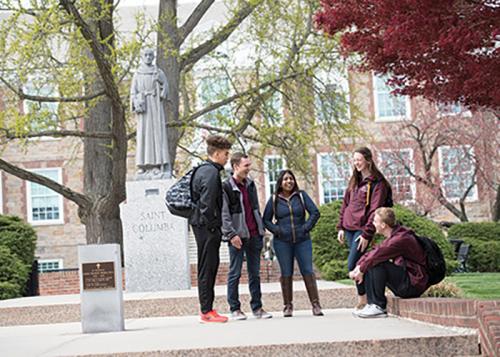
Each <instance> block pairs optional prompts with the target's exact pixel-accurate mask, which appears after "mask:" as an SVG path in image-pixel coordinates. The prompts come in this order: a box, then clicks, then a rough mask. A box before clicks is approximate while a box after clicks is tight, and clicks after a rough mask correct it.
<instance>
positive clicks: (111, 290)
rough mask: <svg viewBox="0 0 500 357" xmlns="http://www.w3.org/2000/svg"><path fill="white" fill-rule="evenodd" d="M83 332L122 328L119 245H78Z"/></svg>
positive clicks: (109, 330)
mask: <svg viewBox="0 0 500 357" xmlns="http://www.w3.org/2000/svg"><path fill="white" fill-rule="evenodd" d="M78 266H79V269H78V270H79V275H80V299H81V304H80V306H81V319H82V332H83V333H95V332H111V331H123V330H124V328H125V324H124V316H123V286H122V263H121V258H120V245H119V244H93V245H81V246H78Z"/></svg>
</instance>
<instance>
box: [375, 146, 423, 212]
mask: <svg viewBox="0 0 500 357" xmlns="http://www.w3.org/2000/svg"><path fill="white" fill-rule="evenodd" d="M383 152H388V153H397V152H407V153H409V160H410V165H409V166H410V170H411V171H412V172H415V159H414V156H413V155H414V152H413V149H412V148H404V149H397V150H389V149H388V150H380V151H379V153H383ZM377 156H378V158H377V159H378V160H377V161H378V165H379V167H381V166H382V167H383V162H382V157H381V156H382V155H380V154H379V155H377ZM405 171H406V173H407V174H408V177H409V178H410V190H411V197H412V198H411V199H410V200H402V201H401V202H402V203H403V204H409V203H415V202H416V198H417V184H416V181H415V178H414V177H413V176H411V175H410V174H409V173H408V172H407V170H406V169H405ZM386 178H387V176H386ZM389 182H390V180H389ZM391 185H392V184H391ZM393 194H394V190H393Z"/></svg>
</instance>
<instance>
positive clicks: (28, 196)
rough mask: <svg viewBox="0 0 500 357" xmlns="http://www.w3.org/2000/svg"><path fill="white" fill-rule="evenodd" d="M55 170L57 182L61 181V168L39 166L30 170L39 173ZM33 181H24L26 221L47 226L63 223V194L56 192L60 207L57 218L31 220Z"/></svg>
mask: <svg viewBox="0 0 500 357" xmlns="http://www.w3.org/2000/svg"><path fill="white" fill-rule="evenodd" d="M53 170H57V176H58V177H57V182H58V183H62V168H60V167H47V168H45V167H44V168H40V169H32V170H30V171H32V172H35V173H38V174H39V173H40V172H43V171H53ZM32 184H33V183H32V182H30V181H26V207H27V209H28V212H27V217H28V222H29V223H31V224H32V225H34V226H48V225H60V224H64V201H63V196H62V195H60V194H58V193H56V194H57V196H58V200H59V207H60V212H59V219H53V220H43V221H34V220H33V207H32V197H31V185H32Z"/></svg>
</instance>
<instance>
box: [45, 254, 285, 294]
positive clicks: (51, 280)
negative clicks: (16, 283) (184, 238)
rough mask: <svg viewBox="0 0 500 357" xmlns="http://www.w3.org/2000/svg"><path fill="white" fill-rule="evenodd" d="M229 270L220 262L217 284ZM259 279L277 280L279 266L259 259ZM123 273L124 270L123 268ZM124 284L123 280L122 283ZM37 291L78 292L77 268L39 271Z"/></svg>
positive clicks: (194, 281)
mask: <svg viewBox="0 0 500 357" xmlns="http://www.w3.org/2000/svg"><path fill="white" fill-rule="evenodd" d="M228 270H229V263H221V264H220V266H219V272H218V274H217V280H216V284H217V285H225V284H226V282H227V273H228ZM260 270H261V272H260V279H261V282H263V283H269V282H275V281H279V276H280V274H279V266H278V263H277V262H272V263H269V262H268V261H264V260H262V261H261V269H260ZM123 272H124V274H125V270H123ZM196 274H197V269H196V264H191V284H192V286H197V284H198V280H197V279H196ZM240 282H241V283H242V284H246V283H248V275H247V270H246V266H245V264H243V269H242V272H241V279H240ZM123 286H125V280H124V283H123ZM38 292H39V295H64V294H79V293H80V282H79V279H78V270H77V269H71V270H69V269H68V270H64V271H53V272H46V273H40V274H39V275H38Z"/></svg>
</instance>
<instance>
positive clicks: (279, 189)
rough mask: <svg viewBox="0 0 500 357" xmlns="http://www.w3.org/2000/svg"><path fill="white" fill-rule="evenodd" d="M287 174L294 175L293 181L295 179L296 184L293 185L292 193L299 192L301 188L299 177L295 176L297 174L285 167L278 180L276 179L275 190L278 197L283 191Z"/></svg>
mask: <svg viewBox="0 0 500 357" xmlns="http://www.w3.org/2000/svg"><path fill="white" fill-rule="evenodd" d="M286 174H290V176H292V177H293V181H295V186H293V189H292V193H294V192H297V191H298V190H299V184H298V183H297V179H296V178H295V175H294V174H293V172H292V171H291V170H288V169H285V170H282V171H280V173H279V175H278V180H277V181H276V190H275V193H274V194H275V195H276V197H278V195H279V194H280V193H281V192H283V187H282V185H283V179H284V178H285V175H286Z"/></svg>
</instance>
